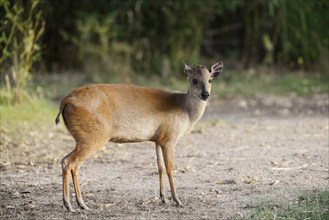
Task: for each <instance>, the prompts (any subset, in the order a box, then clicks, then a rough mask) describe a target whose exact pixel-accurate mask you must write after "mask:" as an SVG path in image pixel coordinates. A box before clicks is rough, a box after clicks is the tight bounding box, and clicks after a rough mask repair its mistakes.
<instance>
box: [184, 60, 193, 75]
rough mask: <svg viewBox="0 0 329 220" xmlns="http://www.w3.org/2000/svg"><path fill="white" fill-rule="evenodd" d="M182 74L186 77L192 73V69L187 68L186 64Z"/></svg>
mask: <svg viewBox="0 0 329 220" xmlns="http://www.w3.org/2000/svg"><path fill="white" fill-rule="evenodd" d="M184 72H185V75H186V76H187V77H188V76H189V75H190V74H191V73H192V68H191V67H189V66H188V65H187V64H186V63H184Z"/></svg>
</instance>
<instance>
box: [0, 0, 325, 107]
mask: <svg viewBox="0 0 329 220" xmlns="http://www.w3.org/2000/svg"><path fill="white" fill-rule="evenodd" d="M328 9H329V1H326V0H317V1H311V0H248V1H247V0H231V1H230V0H202V1H201V0H180V1H174V0H125V1H121V0H97V1H92V0H79V1H76V0H15V1H11V0H0V17H1V20H0V29H1V36H0V50H1V57H0V65H1V68H0V74H1V76H0V79H1V104H9V105H11V104H14V103H19V102H22V100H28V99H31V98H33V96H40V95H41V96H42V95H44V90H47V89H48V88H50V87H51V86H49V85H47V84H45V83H44V82H45V80H41V81H40V80H39V81H38V75H47V76H49V77H48V79H50V80H53V79H54V78H51V77H52V75H55V74H58V73H61V77H64V76H65V77H66V76H67V75H70V74H73V73H74V74H77V73H78V75H83V76H84V77H86V78H87V81H88V82H100V81H102V82H112V81H115V80H117V81H120V82H122V81H123V82H132V81H133V80H135V79H136V78H138V77H144V78H145V77H146V78H149V77H154V78H155V79H154V81H156V79H157V80H159V81H161V82H162V81H163V80H164V79H165V80H167V83H168V82H169V83H168V84H170V83H172V82H173V81H172V80H173V79H181V78H183V77H184V76H183V74H182V67H183V65H182V63H183V62H186V63H188V64H190V65H192V66H193V65H196V64H199V63H202V64H204V65H208V66H210V65H211V64H212V63H214V62H216V61H218V60H221V61H224V64H225V71H231V73H230V74H224V77H223V80H224V81H223V82H224V84H225V83H226V84H225V85H230V82H231V84H233V83H234V84H236V82H240V84H239V85H240V86H241V81H245V82H247V81H248V80H249V81H250V82H251V86H250V87H255V86H256V85H258V84H259V83H258V81H256V82H255V81H254V80H253V79H254V78H255V76H256V77H258V78H260V79H261V80H262V81H264V82H265V83H266V82H267V84H265V86H263V87H264V88H267V86H271V85H273V82H272V81H271V80H268V77H269V75H270V74H272V75H273V72H274V75H278V76H279V77H280V79H279V78H275V80H276V82H281V81H282V82H283V83H287V81H288V82H290V81H291V83H292V84H291V83H288V84H289V85H290V84H291V89H292V90H294V89H296V91H297V93H298V94H299V92H298V91H299V85H301V86H302V89H301V94H308V91H309V90H312V88H313V87H314V86H313V87H312V85H310V84H312V83H314V82H317V83H319V84H321V83H322V84H321V86H322V87H321V86H320V89H318V90H317V89H314V88H313V90H315V92H323V91H325V92H327V91H328V89H326V88H327V86H326V84H327V83H328V57H329V55H328V53H329V52H328V51H329V41H328V36H329V29H328V27H329V17H328V15H329V13H328V12H329V10H328ZM291 72H298V74H297V75H299V76H300V75H303V77H304V76H306V77H311V79H310V80H308V79H306V80H307V81H305V79H302V80H299V79H296V78H295V77H291ZM241 75H243V77H242V78H241V77H237V76H241ZM254 75H255V76H254ZM293 75H296V73H294V74H293ZM252 76H254V78H252ZM32 77H33V78H34V80H33V82H32V80H31V79H32ZM65 77H64V78H65ZM68 77H70V76H68ZM69 79H70V80H72V78H69ZM168 80H169V81H168ZM170 80H171V81H170ZM298 80H299V81H298ZM48 81H49V80H48ZM62 83H65V80H64V81H63V82H62ZM72 84H79V83H78V82H72ZM296 84H297V85H296ZM225 85H222V87H225ZM239 85H238V86H239ZM32 87H33V92H31V91H30V90H29V88H32ZM47 87H48V88H47ZM57 87H60V86H58V85H57ZM256 87H257V86H256ZM227 88H230V90H227V91H226V93H229V92H234V91H235V90H234V89H232V88H231V87H230V86H227ZM304 88H306V90H307V91H306V90H305V89H304ZM233 90H234V91H233ZM240 90H241V91H240ZM243 90H244V88H241V87H240V88H239V87H238V88H237V89H236V91H240V92H241V93H243ZM283 90H284V89H283ZM304 90H305V91H306V92H305V91H304ZM313 90H312V91H313ZM236 91H235V92H236ZM303 91H304V92H303ZM224 93H225V91H224ZM31 94H32V95H31Z"/></svg>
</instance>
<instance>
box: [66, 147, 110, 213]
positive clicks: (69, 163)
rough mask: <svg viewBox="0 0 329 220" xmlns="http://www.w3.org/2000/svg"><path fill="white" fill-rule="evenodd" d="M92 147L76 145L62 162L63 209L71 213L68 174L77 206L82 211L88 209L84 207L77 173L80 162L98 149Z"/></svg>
mask: <svg viewBox="0 0 329 220" xmlns="http://www.w3.org/2000/svg"><path fill="white" fill-rule="evenodd" d="M103 145H104V144H103ZM103 145H98V146H103ZM94 146H95V145H86V144H77V145H76V147H75V149H74V150H73V151H72V152H71V153H70V154H68V155H67V156H66V157H64V158H63V160H62V169H63V202H64V205H65V207H66V208H67V209H68V210H69V211H71V212H74V209H73V208H72V205H71V203H70V192H69V175H70V173H71V175H72V180H73V185H74V191H75V194H76V198H77V202H78V205H79V206H80V207H81V208H83V209H86V210H89V208H88V207H87V206H86V205H85V203H84V201H83V199H82V194H81V190H80V184H79V178H78V173H79V168H80V165H81V164H82V162H83V161H85V160H87V159H88V158H90V157H91V156H92V155H93V154H94V153H95V152H96V151H97V149H99V147H94Z"/></svg>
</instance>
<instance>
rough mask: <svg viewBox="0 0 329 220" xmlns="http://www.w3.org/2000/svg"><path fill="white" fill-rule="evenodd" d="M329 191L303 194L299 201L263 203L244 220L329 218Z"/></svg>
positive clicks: (320, 219) (321, 219) (319, 219)
mask: <svg viewBox="0 0 329 220" xmlns="http://www.w3.org/2000/svg"><path fill="white" fill-rule="evenodd" d="M328 207H329V191H323V192H303V193H301V194H300V196H299V197H298V200H297V201H292V202H287V201H263V202H261V203H259V204H258V205H257V206H256V210H255V211H254V212H253V213H251V214H250V215H249V216H247V217H245V218H243V219H246V220H247V219H287V220H288V219H318V220H325V219H328V218H329V208H328Z"/></svg>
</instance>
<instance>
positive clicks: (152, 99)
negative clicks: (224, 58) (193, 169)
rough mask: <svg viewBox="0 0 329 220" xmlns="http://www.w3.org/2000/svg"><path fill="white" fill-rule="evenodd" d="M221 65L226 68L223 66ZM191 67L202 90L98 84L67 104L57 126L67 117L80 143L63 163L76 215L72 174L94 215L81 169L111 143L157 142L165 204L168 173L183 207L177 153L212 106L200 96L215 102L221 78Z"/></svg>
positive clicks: (81, 203)
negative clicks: (175, 176) (217, 79)
mask: <svg viewBox="0 0 329 220" xmlns="http://www.w3.org/2000/svg"><path fill="white" fill-rule="evenodd" d="M215 65H217V66H216V67H218V66H219V67H220V68H222V64H220V65H219V64H215ZM215 65H213V67H214V66H215ZM187 67H188V66H186V67H185V68H186V69H185V71H186V72H188V75H189V78H190V81H191V79H192V78H193V79H197V80H198V81H199V82H200V85H198V84H195V85H193V86H192V84H191V86H190V89H189V92H188V93H187V94H183V93H170V92H165V91H162V90H158V89H150V88H143V87H138V86H132V85H114V84H112V85H111V84H93V85H87V86H84V87H81V88H77V89H75V90H74V91H73V92H72V93H71V94H70V95H68V96H67V97H66V98H64V99H63V100H62V102H61V106H60V112H59V114H58V116H57V118H56V123H58V122H59V116H60V114H62V115H63V119H64V122H65V125H66V127H67V128H68V130H69V132H70V133H71V135H72V136H73V137H74V139H75V141H76V147H75V149H74V150H73V151H72V152H71V153H70V154H68V155H67V156H66V157H64V158H63V160H62V168H63V200H64V204H65V206H66V207H67V208H68V209H69V210H70V211H73V208H72V206H71V203H70V196H69V175H70V173H71V175H72V179H73V185H74V190H75V193H76V198H77V202H78V204H79V206H80V207H82V208H84V209H88V207H87V206H86V205H85V204H84V201H83V199H82V196H81V190H80V186H79V180H78V171H79V167H80V165H81V163H82V162H83V161H85V160H86V159H88V158H89V157H91V156H92V155H93V154H94V153H95V152H96V151H97V150H98V149H100V148H101V147H103V146H104V145H105V144H106V143H107V142H108V141H112V142H119V143H124V142H138V141H153V142H155V144H156V155H157V164H158V169H159V180H160V198H161V200H162V201H163V202H164V203H165V202H166V199H165V196H164V186H163V175H164V169H166V171H167V174H168V178H169V183H170V187H171V192H172V196H173V199H174V201H175V202H176V203H177V204H178V205H182V203H181V202H180V200H179V198H178V196H177V194H176V189H175V184H174V179H173V166H174V159H173V153H174V149H175V146H176V144H177V142H178V140H179V138H180V137H181V136H182V135H184V134H185V133H189V132H190V130H191V129H192V127H193V126H194V124H195V123H196V121H198V120H199V119H200V117H201V116H202V114H203V112H204V109H205V106H206V105H205V104H206V102H205V100H201V98H200V97H201V96H200V93H201V94H202V93H205V91H206V92H207V93H208V96H209V94H210V89H211V86H210V84H209V82H208V81H210V79H212V78H213V77H214V76H215V73H216V72H214V70H213V68H212V73H209V72H208V70H207V69H206V68H205V69H203V70H202V71H200V68H197V69H195V70H192V69H189V68H187ZM200 73H201V74H200ZM217 75H218V74H217ZM206 98H207V97H206Z"/></svg>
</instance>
